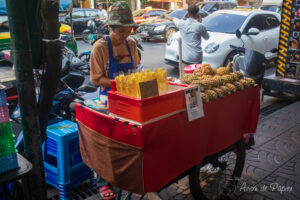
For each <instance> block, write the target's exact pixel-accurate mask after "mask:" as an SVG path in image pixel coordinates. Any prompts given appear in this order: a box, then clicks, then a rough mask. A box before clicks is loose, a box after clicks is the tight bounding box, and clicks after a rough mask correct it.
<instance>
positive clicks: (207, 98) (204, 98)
mask: <svg viewBox="0 0 300 200" xmlns="http://www.w3.org/2000/svg"><path fill="white" fill-rule="evenodd" d="M200 95H201V99H202V101H203V103H206V102H209V97H208V95H207V94H205V93H204V92H201V93H200Z"/></svg>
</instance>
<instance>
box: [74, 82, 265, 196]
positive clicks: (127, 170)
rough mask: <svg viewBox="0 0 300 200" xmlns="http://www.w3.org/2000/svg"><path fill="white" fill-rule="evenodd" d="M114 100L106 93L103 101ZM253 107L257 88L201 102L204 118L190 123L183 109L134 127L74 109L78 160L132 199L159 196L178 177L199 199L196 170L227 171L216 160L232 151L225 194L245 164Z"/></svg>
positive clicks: (255, 118)
mask: <svg viewBox="0 0 300 200" xmlns="http://www.w3.org/2000/svg"><path fill="white" fill-rule="evenodd" d="M115 95H116V92H114V91H112V92H110V94H109V96H108V98H109V99H110V96H115ZM121 96H122V95H121ZM177 98H179V97H177ZM164 101H166V102H164V104H163V105H166V104H172V103H174V102H177V103H181V104H182V102H181V101H180V100H179V99H177V100H176V101H172V98H170V99H165V100H164ZM133 103H134V102H133ZM144 103H145V102H144ZM146 103H147V101H146ZM148 103H149V102H148ZM154 103H161V102H160V101H155V100H154ZM118 104H120V106H119V107H118V108H120V109H121V111H120V112H119V113H122V112H126V104H124V101H122V100H120V99H119V101H118V100H116V102H114V105H116V106H117V105H118ZM183 104H185V103H184V102H183ZM109 105H110V104H109ZM140 105H144V104H143V101H141V103H140ZM137 106H138V105H137ZM181 106H182V105H181ZM184 106H185V105H184ZM173 107H174V105H173ZM175 107H176V106H175ZM259 108H260V90H259V86H255V87H250V88H247V89H245V90H243V91H238V92H235V93H233V94H231V95H228V96H224V97H223V98H222V99H217V100H214V101H210V102H208V103H204V104H203V110H204V115H205V116H204V117H202V118H199V119H196V120H193V121H190V122H189V121H188V119H187V118H188V117H187V111H186V109H184V107H183V108H182V107H179V108H176V109H177V110H175V111H169V112H170V113H168V114H166V115H164V116H160V117H157V116H156V117H155V118H154V119H152V120H150V121H149V120H148V121H147V123H143V122H142V123H139V122H134V121H132V120H129V119H128V120H127V119H126V118H122V117H118V115H106V114H103V113H100V112H97V111H95V110H93V109H91V108H88V107H86V106H84V105H81V104H77V105H76V119H77V122H78V130H79V138H80V150H81V155H82V158H83V161H84V162H85V163H86V164H87V166H89V167H90V168H92V169H93V170H94V171H95V172H96V173H97V174H99V175H100V176H101V177H103V178H104V179H105V180H106V181H108V182H109V183H111V184H112V185H114V186H116V187H119V188H121V189H124V190H127V191H130V192H134V193H138V194H145V193H147V192H154V191H159V190H161V189H162V188H164V187H166V186H167V185H168V184H169V183H170V182H172V181H173V180H176V179H177V178H178V177H182V176H183V175H190V179H189V181H190V189H191V193H192V195H193V197H194V198H195V199H200V198H202V197H203V195H204V192H203V191H202V189H201V186H200V179H199V176H200V174H201V173H199V172H200V169H199V168H200V166H203V165H204V164H207V163H211V164H212V165H213V166H214V167H215V166H217V167H220V168H221V170H223V169H225V168H226V167H229V166H227V165H226V163H225V162H222V161H221V160H220V158H221V157H222V156H223V155H224V154H226V153H228V152H233V153H235V154H236V156H235V164H234V166H233V169H232V172H231V179H230V181H229V182H228V184H229V187H227V190H228V188H230V186H232V185H233V183H234V184H235V183H236V179H235V178H238V177H240V176H241V173H242V170H243V166H244V161H245V147H244V143H243V141H244V140H243V134H245V133H255V132H256V127H257V123H258V116H259ZM148 109H149V108H148ZM162 109H163V108H162ZM114 112H116V111H114ZM128 112H130V111H129V110H128ZM149 112H151V109H150V111H149ZM127 114H128V113H127ZM128 116H129V117H130V116H131V115H130V114H128ZM231 189H232V188H231ZM225 190H226V189H225ZM223 192H224V191H223ZM225 192H226V191H225Z"/></svg>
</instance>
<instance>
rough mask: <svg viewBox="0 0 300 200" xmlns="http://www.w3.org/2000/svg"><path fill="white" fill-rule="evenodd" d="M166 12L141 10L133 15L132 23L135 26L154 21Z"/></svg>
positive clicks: (152, 9)
mask: <svg viewBox="0 0 300 200" xmlns="http://www.w3.org/2000/svg"><path fill="white" fill-rule="evenodd" d="M165 12H166V10H164V9H158V8H147V9H141V10H139V11H138V12H137V13H135V15H134V21H135V23H137V24H140V23H143V22H146V21H149V20H152V19H156V18H157V17H159V16H160V15H162V14H164V13H165Z"/></svg>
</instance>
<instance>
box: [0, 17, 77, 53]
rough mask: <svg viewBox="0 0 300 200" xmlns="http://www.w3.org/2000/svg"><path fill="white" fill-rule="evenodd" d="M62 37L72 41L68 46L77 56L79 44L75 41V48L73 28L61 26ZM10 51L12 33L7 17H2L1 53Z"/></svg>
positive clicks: (0, 19)
mask: <svg viewBox="0 0 300 200" xmlns="http://www.w3.org/2000/svg"><path fill="white" fill-rule="evenodd" d="M59 32H60V35H61V36H63V35H67V36H68V37H69V38H70V40H69V41H68V42H67V44H66V46H67V47H68V48H69V49H72V50H73V51H74V53H75V54H77V52H78V49H77V43H76V40H74V48H73V45H72V35H71V27H70V26H68V25H66V24H61V26H60V28H59ZM9 49H10V33H9V24H8V17H7V16H0V51H2V50H9Z"/></svg>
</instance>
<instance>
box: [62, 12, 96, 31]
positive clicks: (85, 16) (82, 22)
mask: <svg viewBox="0 0 300 200" xmlns="http://www.w3.org/2000/svg"><path fill="white" fill-rule="evenodd" d="M97 15H98V10H97V9H93V8H73V11H72V21H73V30H74V34H75V36H81V35H82V32H83V30H85V29H86V28H87V22H88V21H89V20H90V19H94V18H95V17H96V16H97ZM59 22H60V23H64V24H68V25H71V17H70V13H67V14H66V15H63V16H61V17H59Z"/></svg>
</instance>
